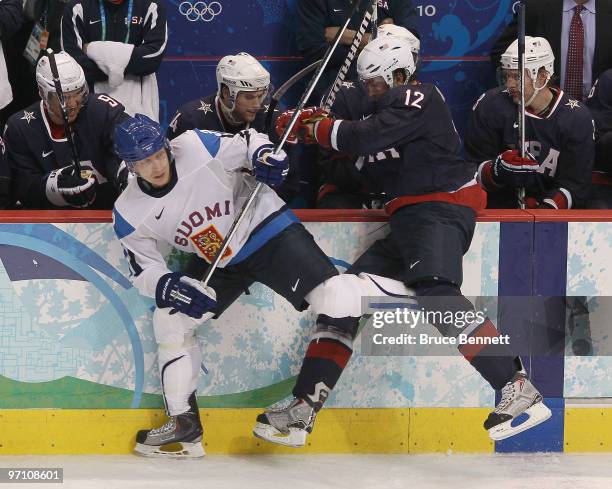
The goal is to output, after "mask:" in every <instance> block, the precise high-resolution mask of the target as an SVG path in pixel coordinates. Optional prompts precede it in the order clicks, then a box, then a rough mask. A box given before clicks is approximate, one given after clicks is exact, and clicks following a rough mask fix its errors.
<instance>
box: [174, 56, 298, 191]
mask: <svg viewBox="0 0 612 489" xmlns="http://www.w3.org/2000/svg"><path fill="white" fill-rule="evenodd" d="M216 76H217V92H216V93H214V94H212V95H208V96H206V97H201V98H198V99H195V100H192V101H190V102H187V103H186V104H184V105H181V106H180V107H179V108H178V110H177V111H176V114H174V117H173V118H172V120H171V121H170V124H169V126H168V131H167V133H166V134H167V136H168V139H174V138H175V137H177V136H179V135H180V134H182V133H184V132H185V131H188V130H189V129H205V130H208V131H220V132H226V133H229V134H236V133H238V132H239V131H242V130H244V129H249V128H252V129H255V130H256V131H258V132H268V129H267V128H266V127H265V120H266V117H267V114H268V107H269V104H268V103H267V102H268V100H269V91H270V87H271V84H270V73H268V71H267V70H266V69H265V68H264V67H263V66H262V65H261V63H260V62H259V61H257V60H256V59H255V58H254V57H253V56H251V55H250V54H248V53H238V54H236V55H229V56H225V57H223V58H222V59H221V60H220V61H219V64H218V65H217V70H216ZM269 136H270V137H271V138H272V139H273V140H274V138H275V137H276V134H275V133H274V130H272V131H269ZM289 157H290V160H291V159H292V152H291V151H289ZM293 166H294V165H290V168H289V174H288V177H287V179H286V180H285V182H284V183H283V184H282V185H280V186H279V187H277V188H275V190H276V192H277V193H278V194H279V195H280V197H281V198H282V199H283V200H284V201H285V202H289V201H290V200H291V199H292V198H293V196H294V195H295V193H296V192H297V189H298V187H299V182H298V181H297V180H298V175H297V172H295V171H294V168H293Z"/></svg>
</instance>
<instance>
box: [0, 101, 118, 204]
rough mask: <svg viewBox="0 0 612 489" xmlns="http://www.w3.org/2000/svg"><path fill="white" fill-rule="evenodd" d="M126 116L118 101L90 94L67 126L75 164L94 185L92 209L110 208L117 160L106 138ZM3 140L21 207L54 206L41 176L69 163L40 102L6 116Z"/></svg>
mask: <svg viewBox="0 0 612 489" xmlns="http://www.w3.org/2000/svg"><path fill="white" fill-rule="evenodd" d="M126 118H127V115H126V114H125V112H124V111H123V105H121V104H120V103H119V102H117V101H116V100H114V99H112V98H111V97H109V96H108V95H105V94H95V95H94V94H90V95H89V99H88V100H87V102H86V104H85V106H84V107H83V108H82V109H81V111H80V112H79V115H78V117H77V119H76V121H75V122H74V123H73V125H72V128H73V132H74V138H75V143H76V146H77V151H78V155H79V159H80V161H81V164H82V166H87V167H92V169H93V170H94V173H95V175H96V178H97V180H98V184H99V186H98V189H97V191H96V200H95V201H94V203H93V204H92V206H91V208H92V209H111V208H112V206H113V202H114V200H115V198H116V196H117V192H116V186H115V185H116V178H117V171H118V169H119V165H120V163H121V160H120V159H119V158H118V157H117V156H115V154H114V153H113V150H112V147H113V145H112V139H111V138H112V133H113V129H114V127H115V124H118V123H119V122H121V121H123V120H124V119H126ZM4 142H5V145H6V157H7V161H8V165H9V168H10V173H11V176H12V187H13V194H14V198H15V199H16V200H19V201H20V202H21V204H22V205H23V206H24V207H26V208H30V209H57V207H55V206H54V205H53V204H51V203H50V202H49V201H48V200H47V197H46V194H45V186H46V178H47V176H48V175H49V173H50V172H51V171H53V170H55V169H57V168H62V167H64V166H67V165H70V164H71V163H72V151H71V148H70V145H69V143H68V141H67V139H66V138H65V137H61V138H58V139H56V138H54V137H53V136H52V134H51V129H50V126H49V121H48V119H47V116H46V114H45V112H44V109H43V103H42V101H38V102H36V103H34V104H32V105H30V106H29V107H27V108H26V109H25V110H21V111H19V112H17V113H15V114H13V115H12V116H11V117H10V118H9V120H8V122H7V125H6V132H5V134H4Z"/></svg>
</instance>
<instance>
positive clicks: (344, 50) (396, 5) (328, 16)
mask: <svg viewBox="0 0 612 489" xmlns="http://www.w3.org/2000/svg"><path fill="white" fill-rule="evenodd" d="M351 3H352V2H350V1H349V0H298V6H297V7H298V18H299V23H298V30H297V35H296V41H297V46H298V49H299V51H300V52H301V53H302V54H303V55H304V56H305V57H306V59H307V61H309V62H312V61H315V60H317V59H320V58H322V57H323V55H324V54H325V51H326V50H327V48H328V47H329V43H328V42H327V41H326V40H325V28H326V27H333V26H342V25H343V24H344V22H345V18H346V15H347V14H348V13H349V11H350V9H351V6H352V5H351ZM412 3H413V2H412V1H411V0H379V1H378V21H379V22H382V21H383V20H384V19H386V18H392V19H393V23H394V24H395V25H399V26H402V27H405V28H406V29H409V30H410V31H412V32H413V33H414V34H415V35H418V34H417V29H416V26H417V18H418V16H417V12H416V9H415V8H414V6H413V5H412ZM371 4H372V2H362V5H361V6H360V7H359V12H358V13H356V14H355V15H353V17H352V18H351V21H350V22H349V25H348V28H349V29H352V30H357V29H359V25H360V24H361V21H362V19H363V15H364V13H365V10H366V8H370V5H371ZM348 51H349V46H342V45H341V46H338V47H337V48H336V50H335V51H334V54H333V56H332V59H331V61H330V65H331V66H340V65H341V64H342V63H343V62H344V60H345V58H346V56H347V54H348Z"/></svg>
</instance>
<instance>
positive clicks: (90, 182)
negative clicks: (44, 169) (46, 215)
mask: <svg viewBox="0 0 612 489" xmlns="http://www.w3.org/2000/svg"><path fill="white" fill-rule="evenodd" d="M46 180H47V181H46V185H45V193H46V195H47V199H48V200H49V202H51V203H52V204H53V205H56V206H58V207H66V206H70V207H76V208H84V207H88V206H89V205H91V204H92V202H93V201H94V200H95V199H96V184H97V180H96V177H95V176H94V175H93V173H92V172H91V171H87V172H83V176H81V175H75V174H74V166H72V165H69V166H65V167H63V168H59V169H57V170H53V171H52V172H51V173H49V175H47V176H46Z"/></svg>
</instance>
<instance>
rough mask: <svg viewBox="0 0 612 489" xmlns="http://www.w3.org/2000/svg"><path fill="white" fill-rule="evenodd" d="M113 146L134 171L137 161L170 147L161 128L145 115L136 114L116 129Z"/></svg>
mask: <svg viewBox="0 0 612 489" xmlns="http://www.w3.org/2000/svg"><path fill="white" fill-rule="evenodd" d="M113 146H114V149H115V153H116V154H117V156H118V157H119V158H121V159H122V160H123V161H125V163H126V165H127V166H128V168H129V169H130V170H131V171H133V170H134V164H135V163H136V162H137V161H140V160H144V159H145V158H148V157H149V156H151V155H154V154H155V153H157V152H158V151H159V150H160V149H163V148H166V149H167V150H168V151H169V152H170V145H169V143H168V140H167V139H166V135H165V134H164V132H163V131H162V128H161V126H160V125H159V124H158V123H157V122H155V121H154V120H152V119H150V118H149V117H147V116H146V115H144V114H136V115H135V116H134V117H130V118H129V119H127V120H125V121H124V122H122V123H121V124H119V125H118V126H117V127H116V128H115V132H114V135H113Z"/></svg>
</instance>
